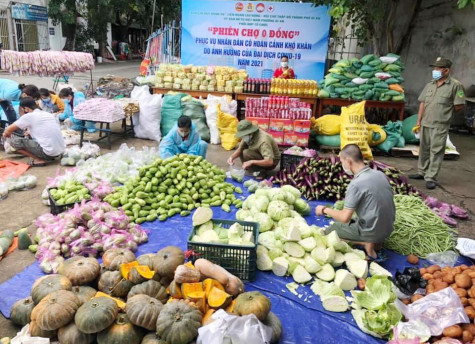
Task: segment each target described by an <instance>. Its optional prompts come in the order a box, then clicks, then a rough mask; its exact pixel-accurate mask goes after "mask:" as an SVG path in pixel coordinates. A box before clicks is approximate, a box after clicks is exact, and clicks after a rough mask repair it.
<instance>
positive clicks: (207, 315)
mask: <svg viewBox="0 0 475 344" xmlns="http://www.w3.org/2000/svg"><path fill="white" fill-rule="evenodd" d="M214 312H215V310H214V309H212V308H210V309H208V310H207V311H206V313H205V315H204V316H203V320H201V326H206V325H208V324H210V323H212V322H213V321H214V320H213V319H211V316H212V315H213V314H214Z"/></svg>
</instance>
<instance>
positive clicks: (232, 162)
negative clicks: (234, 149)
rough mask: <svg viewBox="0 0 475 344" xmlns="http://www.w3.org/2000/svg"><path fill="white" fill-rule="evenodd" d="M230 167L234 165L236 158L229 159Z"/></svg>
mask: <svg viewBox="0 0 475 344" xmlns="http://www.w3.org/2000/svg"><path fill="white" fill-rule="evenodd" d="M228 165H234V158H233V157H232V156H230V157H229V158H228Z"/></svg>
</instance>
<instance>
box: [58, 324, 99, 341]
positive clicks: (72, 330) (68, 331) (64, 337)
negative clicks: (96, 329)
mask: <svg viewBox="0 0 475 344" xmlns="http://www.w3.org/2000/svg"><path fill="white" fill-rule="evenodd" d="M58 339H59V342H60V343H61V344H91V343H94V340H95V339H96V335H95V334H90V333H83V332H81V331H79V329H78V327H77V326H76V324H75V323H74V321H71V322H70V323H69V324H68V325H66V326H64V327H61V328H60V329H59V330H58Z"/></svg>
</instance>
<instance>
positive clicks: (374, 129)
mask: <svg viewBox="0 0 475 344" xmlns="http://www.w3.org/2000/svg"><path fill="white" fill-rule="evenodd" d="M376 133H377V134H379V135H380V139H379V140H373V134H376ZM384 141H386V132H385V131H384V129H383V127H382V126H380V125H378V124H368V143H369V145H370V146H371V147H374V146H377V145H379V144H380V143H383V142H384Z"/></svg>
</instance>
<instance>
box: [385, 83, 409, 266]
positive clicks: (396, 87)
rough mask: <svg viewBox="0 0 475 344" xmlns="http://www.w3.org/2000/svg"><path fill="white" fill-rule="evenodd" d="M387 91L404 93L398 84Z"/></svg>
mask: <svg viewBox="0 0 475 344" xmlns="http://www.w3.org/2000/svg"><path fill="white" fill-rule="evenodd" d="M389 89H390V90H393V91H398V92H401V93H404V89H403V88H402V86H401V85H399V84H391V85H389ZM411 264H412V263H411Z"/></svg>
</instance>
